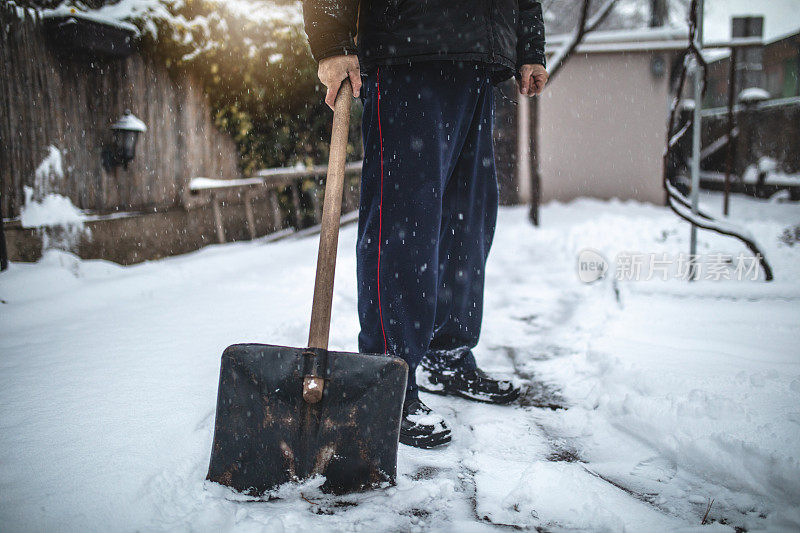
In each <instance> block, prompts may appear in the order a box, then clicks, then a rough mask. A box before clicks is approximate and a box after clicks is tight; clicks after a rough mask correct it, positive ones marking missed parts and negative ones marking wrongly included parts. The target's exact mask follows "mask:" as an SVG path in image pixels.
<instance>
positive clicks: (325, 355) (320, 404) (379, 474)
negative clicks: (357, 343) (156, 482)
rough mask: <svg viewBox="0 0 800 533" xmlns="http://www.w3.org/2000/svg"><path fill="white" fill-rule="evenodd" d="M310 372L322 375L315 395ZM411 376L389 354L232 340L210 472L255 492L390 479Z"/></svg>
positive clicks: (359, 486) (348, 487)
mask: <svg viewBox="0 0 800 533" xmlns="http://www.w3.org/2000/svg"><path fill="white" fill-rule="evenodd" d="M309 375H314V376H319V377H320V378H322V379H323V380H324V387H322V389H323V392H322V397H321V399H320V400H319V401H317V402H316V403H309V402H308V401H307V400H305V399H304V398H303V381H304V379H305V378H306V377H307V376H309ZM407 375H408V366H407V365H406V363H405V362H404V361H403V360H402V359H399V358H396V357H390V356H386V355H365V354H357V353H346V352H328V351H326V350H321V349H309V348H289V347H286V346H273V345H268V344H235V345H233V346H230V347H228V349H226V350H225V352H224V353H223V354H222V367H221V370H220V380H219V391H218V396H217V415H216V422H215V429H214V444H213V447H212V451H211V464H210V467H209V470H208V479H209V480H211V481H216V482H218V483H221V484H223V485H227V486H229V487H232V488H233V489H235V490H237V491H240V492H244V493H247V494H251V495H262V494H264V493H265V492H266V491H269V490H270V489H273V488H275V487H277V486H278V485H280V484H282V483H285V482H287V481H298V480H302V479H304V478H308V477H310V476H314V475H317V474H321V475H323V476H325V478H326V481H325V484H324V485H323V490H329V491H330V492H335V493H343V492H350V491H356V490H363V489H366V488H372V487H376V486H379V485H381V484H383V483H386V482H388V483H393V482H394V480H395V476H396V472H397V446H398V436H399V432H400V420H401V412H402V404H403V397H404V395H405V386H406V379H407Z"/></svg>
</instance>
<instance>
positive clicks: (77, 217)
mask: <svg viewBox="0 0 800 533" xmlns="http://www.w3.org/2000/svg"><path fill="white" fill-rule="evenodd" d="M33 195H34V193H33V189H32V188H30V187H25V205H24V206H23V208H22V212H21V213H20V222H21V223H22V227H23V228H40V227H42V226H78V227H80V226H82V225H83V212H82V211H81V210H80V209H78V208H77V207H75V206H74V205H73V204H72V202H71V201H70V199H69V198H67V197H65V196H61V195H60V194H48V195H46V196H45V197H44V198H42V199H41V200H34V199H33Z"/></svg>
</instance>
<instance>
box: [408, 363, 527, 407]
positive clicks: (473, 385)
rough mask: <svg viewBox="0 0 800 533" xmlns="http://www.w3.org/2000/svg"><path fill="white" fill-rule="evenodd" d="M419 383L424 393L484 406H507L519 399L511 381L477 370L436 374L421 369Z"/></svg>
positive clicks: (444, 371) (427, 369) (516, 389)
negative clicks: (475, 402) (458, 398)
mask: <svg viewBox="0 0 800 533" xmlns="http://www.w3.org/2000/svg"><path fill="white" fill-rule="evenodd" d="M418 383H419V389H420V390H423V391H425V392H430V393H433V394H442V395H448V394H450V395H454V396H461V397H462V398H467V399H469V400H476V401H479V402H486V403H496V404H506V403H509V402H513V401H514V400H516V399H517V398H518V397H519V387H515V386H514V384H513V383H511V382H510V381H505V380H498V379H493V378H491V377H489V376H487V375H486V373H485V372H483V371H482V370H481V369H479V368H476V369H475V370H442V371H439V370H433V369H430V368H425V367H424V366H420V371H419V379H418Z"/></svg>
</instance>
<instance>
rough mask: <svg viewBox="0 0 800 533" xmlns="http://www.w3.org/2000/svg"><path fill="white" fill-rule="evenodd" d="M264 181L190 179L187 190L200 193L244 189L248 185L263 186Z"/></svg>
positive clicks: (250, 179)
mask: <svg viewBox="0 0 800 533" xmlns="http://www.w3.org/2000/svg"><path fill="white" fill-rule="evenodd" d="M263 184H264V180H263V179H261V178H233V179H225V180H220V179H215V178H192V179H191V181H189V190H192V191H202V190H205V189H224V188H226V187H246V186H250V185H263Z"/></svg>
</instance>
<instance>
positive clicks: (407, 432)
mask: <svg viewBox="0 0 800 533" xmlns="http://www.w3.org/2000/svg"><path fill="white" fill-rule="evenodd" d="M303 12H304V18H305V27H306V33H307V34H308V40H309V44H310V46H311V51H312V54H313V55H314V58H315V59H316V60H317V61H318V62H319V73H318V74H319V79H320V80H321V81H322V83H324V84H325V86H326V87H327V95H326V97H325V101H326V102H327V104H328V105H329V106H331V107H333V104H334V101H335V99H336V95H337V93H338V91H339V87H340V85H341V83H342V81H343V80H345V79H348V78H349V79H350V82H351V84H352V86H353V93H354V95H355V96H360V97H361V99H362V101H363V103H364V115H363V123H362V128H363V138H364V168H363V171H362V176H361V205H360V210H359V227H358V244H357V270H358V312H359V319H360V322H361V333H360V334H359V338H358V340H359V350H360V351H361V352H364V353H390V354H393V355H397V356H399V357H402V358H403V359H404V360H405V361H406V362H407V363H408V366H409V379H408V388H407V391H406V397H405V402H404V405H403V422H402V426H401V432H400V442H402V443H404V444H407V445H411V446H417V447H420V448H431V447H434V446H439V445H442V444H445V443H447V442H449V441H450V430H449V429H448V427H447V424H446V423H445V421H444V420H443V419H442V418H441V417H440V416H438V415H436V414H434V413H433V412H432V411H431V409H430V408H428V407H427V406H426V405H425V404H423V403H422V402H421V401H420V399H419V389H422V390H425V391H428V392H435V393H439V394H450V395H457V396H461V397H464V398H469V399H473V400H478V401H484V402H490V403H498V404H501V403H508V402H511V401H513V400H514V399H516V398H517V396H518V395H519V389H517V388H516V387H514V386H513V385H512V383H511V382H508V381H499V380H495V379H492V378H490V377H489V376H487V375H486V374H485V373H483V372H482V371H481V370H480V369H479V368H478V367H477V365H476V362H475V358H474V357H473V354H472V348H474V347H475V345H476V344H477V343H478V336H479V334H480V327H481V318H482V307H483V286H484V266H485V263H486V257H487V255H488V253H489V247H490V246H491V243H492V237H493V234H494V227H495V221H496V218H497V202H498V192H497V179H496V175H495V165H494V151H493V146H492V126H493V124H492V114H493V94H492V93H493V91H492V88H493V84H496V83H498V82H500V81H502V80H505V79H507V78H509V77H511V76H512V75H516V76H517V78H518V86H519V91H520V94H522V95H528V96H530V95H533V94H540V93H541V92H542V89H543V88H544V85H545V83H546V82H547V71H546V70H545V67H544V65H545V56H544V24H543V21H542V9H541V5H540V3H539V1H538V0H462V1H458V2H456V1H453V0H361V1H360V2H359V1H358V0H304V2H303ZM356 41H357V42H358V45H357V46H356V44H355V43H356ZM362 75H363V76H364V79H363V82H362ZM418 366H419V367H421V372H420V374H421V377H422V378H423V379H421V380H420V386H419V387H418V385H417V381H416V379H415V374H416V370H417V367H418Z"/></svg>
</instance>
